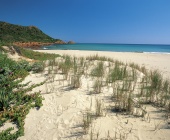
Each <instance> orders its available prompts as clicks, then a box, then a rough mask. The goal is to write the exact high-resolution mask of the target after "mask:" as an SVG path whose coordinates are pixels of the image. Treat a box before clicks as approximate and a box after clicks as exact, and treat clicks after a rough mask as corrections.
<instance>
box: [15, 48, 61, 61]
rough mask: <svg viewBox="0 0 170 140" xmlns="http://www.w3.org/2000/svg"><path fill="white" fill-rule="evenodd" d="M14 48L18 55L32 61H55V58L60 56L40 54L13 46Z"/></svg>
mask: <svg viewBox="0 0 170 140" xmlns="http://www.w3.org/2000/svg"><path fill="white" fill-rule="evenodd" d="M14 48H15V50H16V52H17V53H18V54H20V55H22V56H24V57H27V58H30V59H34V60H40V61H44V60H49V59H55V58H56V57H59V56H60V55H58V54H48V53H41V52H36V51H33V50H30V49H24V48H21V47H16V46H14Z"/></svg>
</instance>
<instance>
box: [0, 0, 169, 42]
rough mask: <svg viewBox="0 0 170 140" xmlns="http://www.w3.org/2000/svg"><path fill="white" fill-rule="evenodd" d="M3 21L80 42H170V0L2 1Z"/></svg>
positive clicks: (1, 19)
mask: <svg viewBox="0 0 170 140" xmlns="http://www.w3.org/2000/svg"><path fill="white" fill-rule="evenodd" d="M0 21H5V22H9V23H13V24H18V25H24V26H29V25H34V26H37V27H38V28H39V29H41V30H42V31H43V32H45V33H46V34H48V35H49V36H51V37H53V38H57V39H62V40H64V41H69V40H73V41H75V42H78V43H125V44H170V0H0Z"/></svg>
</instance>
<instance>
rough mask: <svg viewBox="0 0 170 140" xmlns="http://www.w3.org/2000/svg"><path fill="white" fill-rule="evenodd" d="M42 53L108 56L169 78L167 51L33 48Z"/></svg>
mask: <svg viewBox="0 0 170 140" xmlns="http://www.w3.org/2000/svg"><path fill="white" fill-rule="evenodd" d="M34 51H38V52H44V53H55V54H60V55H64V54H67V55H72V56H76V57H87V56H91V55H96V54H97V55H99V56H105V57H109V58H112V59H115V60H119V61H122V62H124V63H132V62H134V63H135V64H138V65H140V66H145V67H146V68H147V69H149V70H153V69H155V70H156V69H157V70H159V71H160V72H161V74H162V75H163V77H164V78H165V79H170V65H169V62H168V60H170V54H167V53H145V52H144V53H140V52H109V51H82V50H34Z"/></svg>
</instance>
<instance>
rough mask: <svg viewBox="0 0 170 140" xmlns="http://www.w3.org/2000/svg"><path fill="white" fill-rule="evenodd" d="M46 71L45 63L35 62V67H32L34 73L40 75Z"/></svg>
mask: <svg viewBox="0 0 170 140" xmlns="http://www.w3.org/2000/svg"><path fill="white" fill-rule="evenodd" d="M43 70H44V64H43V62H41V61H40V62H35V63H34V64H33V65H32V71H33V72H34V73H38V72H42V71H43Z"/></svg>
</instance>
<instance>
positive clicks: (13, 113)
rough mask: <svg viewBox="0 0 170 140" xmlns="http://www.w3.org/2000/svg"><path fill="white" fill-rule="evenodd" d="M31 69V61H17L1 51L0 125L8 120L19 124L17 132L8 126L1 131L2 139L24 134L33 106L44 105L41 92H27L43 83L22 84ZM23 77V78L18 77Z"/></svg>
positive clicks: (13, 139) (7, 139)
mask: <svg viewBox="0 0 170 140" xmlns="http://www.w3.org/2000/svg"><path fill="white" fill-rule="evenodd" d="M28 70H30V65H29V63H27V62H25V61H21V62H15V61H13V60H11V59H9V58H7V56H6V55H4V54H1V53H0V126H2V125H4V124H5V123H6V122H7V121H8V122H12V123H15V124H16V125H17V130H16V132H14V133H12V132H11V131H12V130H13V128H7V129H6V130H3V131H1V132H0V139H1V140H15V139H17V138H18V137H19V136H22V135H24V119H25V117H26V115H27V114H28V113H29V110H30V109H31V108H32V107H36V108H37V109H38V108H40V107H41V106H42V97H41V96H40V92H37V93H33V94H27V93H28V92H29V91H31V90H32V89H33V88H35V87H37V86H39V85H42V84H43V83H40V84H36V85H30V86H28V84H29V83H27V84H21V82H22V80H23V78H25V76H26V75H27V74H28ZM18 78H21V79H18Z"/></svg>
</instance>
